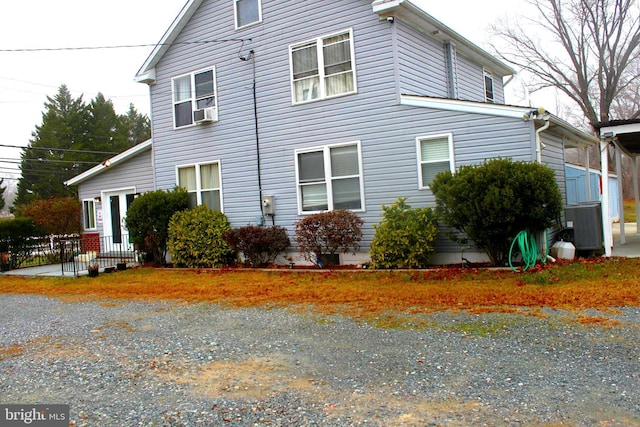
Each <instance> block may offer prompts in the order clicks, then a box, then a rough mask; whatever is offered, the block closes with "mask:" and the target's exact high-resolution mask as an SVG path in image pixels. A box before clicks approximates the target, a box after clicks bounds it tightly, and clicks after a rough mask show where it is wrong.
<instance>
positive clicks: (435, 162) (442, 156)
mask: <svg viewBox="0 0 640 427" xmlns="http://www.w3.org/2000/svg"><path fill="white" fill-rule="evenodd" d="M416 144H417V150H418V171H419V177H420V188H429V185H430V184H431V183H432V182H433V179H434V178H435V176H436V175H437V174H439V173H440V172H445V171H451V172H452V173H453V172H455V166H454V159H453V137H452V135H451V134H450V133H449V134H444V135H432V136H423V137H418V138H416Z"/></svg>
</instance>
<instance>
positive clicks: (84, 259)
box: [60, 235, 138, 276]
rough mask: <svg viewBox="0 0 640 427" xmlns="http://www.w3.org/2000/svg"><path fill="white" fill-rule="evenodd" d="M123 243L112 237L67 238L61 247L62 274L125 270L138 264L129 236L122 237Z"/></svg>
mask: <svg viewBox="0 0 640 427" xmlns="http://www.w3.org/2000/svg"><path fill="white" fill-rule="evenodd" d="M120 240H121V242H120V243H117V242H114V241H113V238H112V237H111V236H96V235H94V236H90V237H77V236H76V237H73V238H66V239H64V240H63V241H62V244H61V245H60V247H61V251H60V261H61V264H62V274H73V275H75V276H77V275H78V274H81V273H85V272H90V270H103V271H104V270H105V269H111V268H114V269H115V268H123V267H124V266H126V265H130V264H132V263H136V262H137V261H138V260H137V253H136V251H135V250H134V247H133V244H132V243H128V242H129V236H128V235H122V238H121V239H120Z"/></svg>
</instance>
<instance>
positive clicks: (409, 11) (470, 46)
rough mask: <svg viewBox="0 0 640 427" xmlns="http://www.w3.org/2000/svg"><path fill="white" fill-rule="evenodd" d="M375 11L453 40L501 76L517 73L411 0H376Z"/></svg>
mask: <svg viewBox="0 0 640 427" xmlns="http://www.w3.org/2000/svg"><path fill="white" fill-rule="evenodd" d="M372 7H373V11H374V12H375V13H377V14H378V15H379V16H380V17H382V18H387V17H398V18H399V19H402V20H403V21H405V22H408V23H409V24H411V25H412V26H413V27H415V28H417V29H420V31H421V32H423V33H424V34H425V35H427V36H430V37H432V38H435V39H436V40H439V41H441V42H447V41H448V42H451V43H452V44H454V45H455V46H456V50H457V51H458V52H460V53H462V54H463V55H464V56H466V57H468V58H470V59H473V60H475V61H477V62H478V63H479V64H482V65H483V66H485V67H487V68H489V69H490V70H491V71H493V72H495V73H497V74H499V75H500V76H502V77H503V76H510V75H513V74H515V70H514V69H513V68H511V67H510V66H509V65H507V64H505V63H504V62H502V61H500V60H499V59H497V58H496V57H494V56H493V55H491V54H490V53H488V52H487V51H485V50H484V49H482V48H481V47H479V46H477V45H476V44H475V43H473V42H471V41H470V40H468V39H467V38H465V37H463V36H462V35H460V34H458V33H457V32H456V31H454V30H453V29H451V28H450V27H448V26H446V25H445V24H443V23H442V22H440V21H438V20H437V19H436V18H434V17H433V16H431V15H429V14H428V13H427V12H425V11H424V10H423V9H422V8H421V7H419V6H417V5H416V4H414V3H413V2H412V1H411V0H375V1H374V2H373V4H372Z"/></svg>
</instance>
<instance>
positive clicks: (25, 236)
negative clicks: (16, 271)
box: [0, 218, 47, 268]
mask: <svg viewBox="0 0 640 427" xmlns="http://www.w3.org/2000/svg"><path fill="white" fill-rule="evenodd" d="M46 234H47V233H46V231H45V230H44V229H43V228H42V227H39V226H38V225H37V224H36V223H35V221H34V220H33V219H31V218H15V219H3V220H0V252H1V253H2V254H9V255H10V256H9V258H7V255H2V259H0V262H1V263H2V267H3V268H7V267H10V268H18V267H20V266H21V265H22V264H23V263H24V262H25V261H26V260H28V259H29V258H31V256H32V252H33V243H34V240H37V239H39V238H42V237H44V236H45V235H46Z"/></svg>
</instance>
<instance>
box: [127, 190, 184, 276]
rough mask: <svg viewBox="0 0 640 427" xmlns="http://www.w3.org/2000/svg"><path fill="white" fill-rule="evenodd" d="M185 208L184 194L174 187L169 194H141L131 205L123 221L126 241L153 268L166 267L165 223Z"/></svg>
mask: <svg viewBox="0 0 640 427" xmlns="http://www.w3.org/2000/svg"><path fill="white" fill-rule="evenodd" d="M188 206H189V198H188V194H187V192H186V191H185V190H183V189H180V188H177V187H176V188H175V189H174V190H173V191H163V190H157V191H152V192H149V193H145V194H143V195H141V196H140V197H137V198H136V199H135V200H134V201H133V203H131V206H129V209H128V210H127V217H126V220H125V221H126V224H127V229H128V230H129V240H130V241H131V243H134V244H136V245H137V246H138V249H139V250H140V251H142V252H143V253H144V254H145V255H146V256H145V259H147V260H153V262H154V263H155V264H156V265H165V264H166V258H167V238H168V233H169V221H170V220H171V217H172V216H173V214H175V213H176V212H180V211H183V210H185V209H187V208H188ZM149 258H150V259H149Z"/></svg>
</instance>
